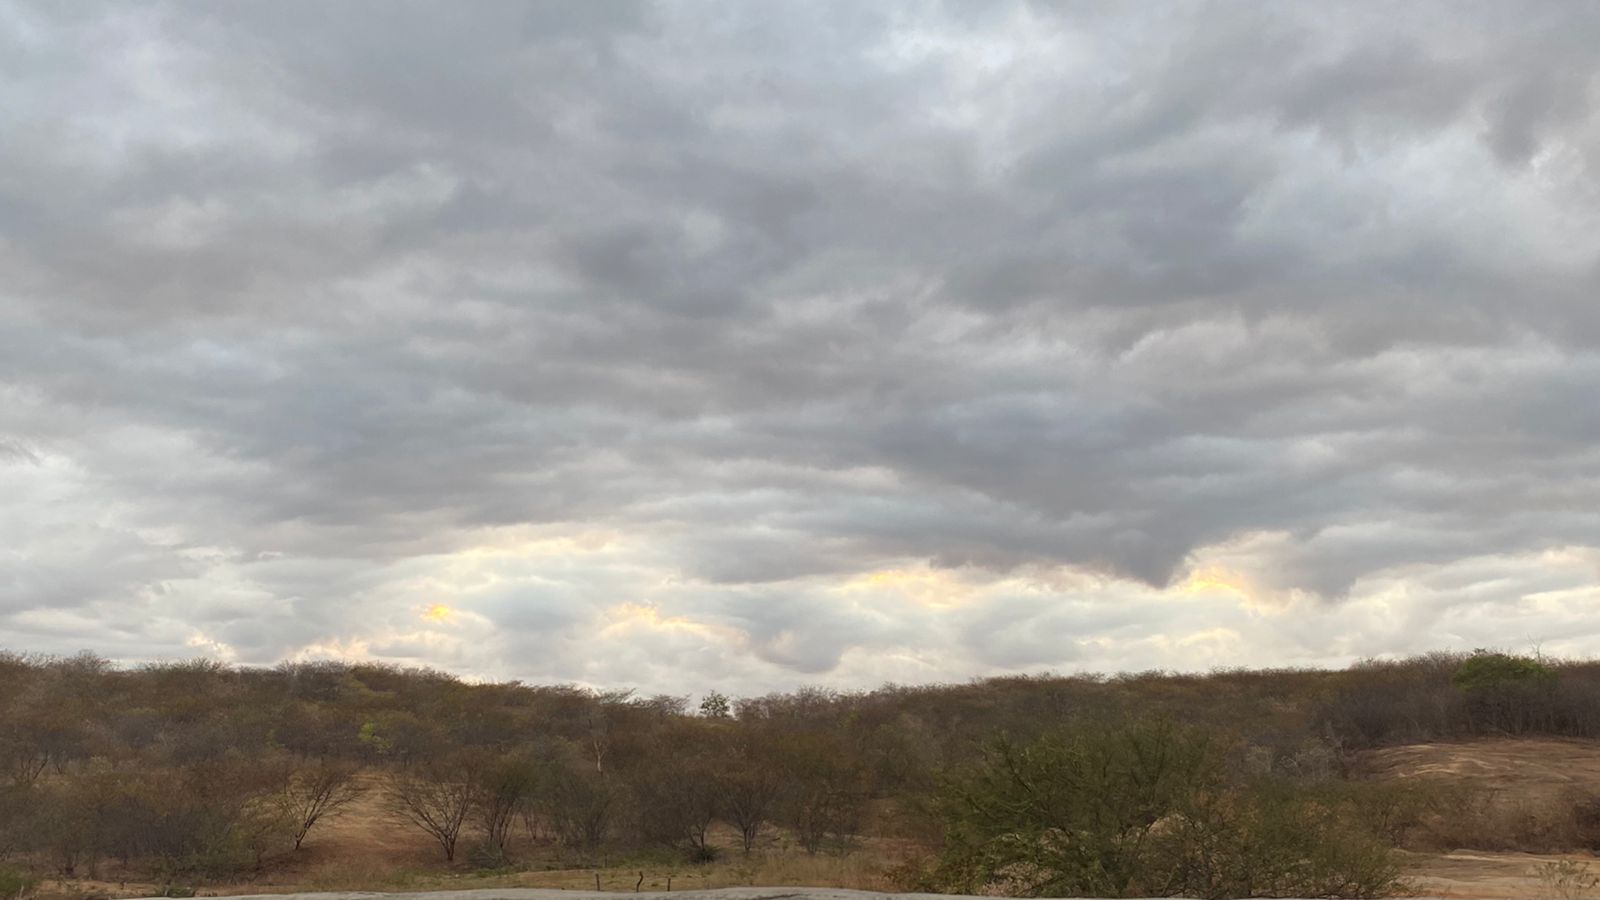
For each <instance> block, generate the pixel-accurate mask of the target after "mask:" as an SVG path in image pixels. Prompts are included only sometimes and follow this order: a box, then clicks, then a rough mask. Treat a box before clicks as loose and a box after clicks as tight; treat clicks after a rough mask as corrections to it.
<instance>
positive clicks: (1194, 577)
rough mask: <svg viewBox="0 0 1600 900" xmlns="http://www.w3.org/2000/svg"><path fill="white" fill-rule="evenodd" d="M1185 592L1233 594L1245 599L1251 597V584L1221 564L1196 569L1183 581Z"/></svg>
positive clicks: (1193, 593) (1191, 593) (1194, 593)
mask: <svg viewBox="0 0 1600 900" xmlns="http://www.w3.org/2000/svg"><path fill="white" fill-rule="evenodd" d="M1183 592H1184V593H1185V594H1190V595H1196V594H1219V593H1220V594H1233V595H1234V596H1236V597H1240V598H1242V599H1244V600H1249V599H1250V586H1249V585H1248V584H1247V583H1246V582H1245V580H1244V579H1243V578H1242V577H1240V576H1239V575H1235V574H1234V573H1232V572H1229V571H1228V570H1227V569H1224V568H1222V567H1221V566H1204V567H1202V568H1199V569H1195V570H1194V571H1193V572H1191V573H1190V574H1189V579H1188V580H1187V581H1185V582H1184V583H1183Z"/></svg>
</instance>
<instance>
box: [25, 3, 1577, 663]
mask: <svg viewBox="0 0 1600 900" xmlns="http://www.w3.org/2000/svg"><path fill="white" fill-rule="evenodd" d="M1597 39H1600V15H1597V14H1596V13H1595V11H1594V10H1593V9H1591V8H1590V7H1588V6H1584V5H1580V4H1547V5H1545V6H1543V7H1541V8H1540V9H1538V10H1536V11H1532V12H1527V11H1513V10H1511V9H1510V8H1509V7H1506V6H1504V5H1501V4H1492V3H1482V4H1469V5H1466V6H1462V5H1459V4H1453V5H1449V6H1444V5H1434V4H1414V5H1411V6H1408V7H1407V8H1406V9H1405V10H1403V11H1395V10H1382V11H1380V10H1376V9H1371V10H1369V9H1366V8H1363V7H1361V6H1359V5H1348V6H1335V7H1318V8H1315V9H1313V8H1310V7H1304V8H1294V7H1281V6H1269V5H1262V6H1256V7H1251V6H1240V5H1238V4H1212V3H1173V4H1168V5H1166V6H1163V7H1161V8H1160V9H1157V8H1155V7H1141V8H1140V9H1138V10H1131V9H1128V8H1126V7H1122V6H1120V5H1098V4H1074V5H1071V6H1059V5H1055V4H937V3H905V4H895V5H871V6H862V5H860V4H852V3H841V4H825V5H822V6H819V5H817V4H815V3H795V4H767V5H763V6H762V7H761V8H760V9H756V8H743V7H739V6H736V5H727V4H720V5H719V4H705V3H640V4H623V3H615V4H612V3H608V4H578V5H570V6H559V5H542V6H532V7H530V6H527V5H525V4H497V3H488V4H480V5H476V6H474V8H473V9H472V10H471V11H470V13H469V14H465V15H462V14H456V13H449V14H447V13H446V12H445V11H444V10H443V9H442V8H440V7H438V6H437V5H431V4H410V3H349V4H340V5H337V6H331V7H330V6H328V5H327V4H316V3H305V4H299V3H288V4H274V5H272V6H270V7H256V8H237V9H227V10H218V9H211V8H205V7H201V6H198V5H190V4H183V3H174V4H156V5H145V6H139V7H120V6H113V5H100V6H96V5H71V6H62V5H59V4H48V3H37V4H35V3H10V4H4V5H3V7H0V129H3V133H4V134H5V135H6V136H7V137H6V140H4V141H0V285H4V288H0V478H3V479H4V483H5V484H6V485H7V486H8V487H7V488H6V490H7V493H8V494H10V497H11V499H10V501H9V502H8V503H7V504H6V506H7V511H6V513H5V515H4V516H3V517H0V537H3V538H4V539H5V545H6V547H8V548H9V549H7V550H5V551H0V643H5V644H10V645H16V646H22V647H30V648H31V647H34V646H38V647H40V648H43V649H67V650H70V649H76V648H77V647H79V646H89V647H92V648H95V649H101V650H104V651H105V652H108V653H112V654H114V655H118V656H120V657H125V658H142V657H148V656H160V655H174V654H183V653H188V652H199V651H204V652H224V653H231V654H234V655H235V656H236V657H237V658H239V659H242V660H245V661H253V662H261V661H268V660H272V659H276V658H279V657H282V656H285V655H292V654H301V653H344V654H356V653H369V654H373V655H378V656H385V657H389V658H395V659H403V660H407V661H422V662H430V663H434V664H440V665H450V666H452V667H458V668H461V669H463V670H464V671H472V672H477V673H483V674H491V675H496V676H519V677H540V678H579V679H585V680H590V681H595V682H596V683H601V682H603V683H621V682H625V681H638V682H641V683H642V682H648V681H649V680H650V679H656V680H657V681H659V683H660V684H661V685H662V686H665V687H672V686H675V685H685V684H687V685H693V684H696V683H699V682H700V681H715V682H719V683H723V684H729V685H736V686H737V685H741V684H752V683H757V682H759V683H761V684H766V685H775V686H782V685H783V684H787V683H792V681H793V680H795V679H799V678H822V679H834V680H838V681H840V682H841V683H856V682H859V681H861V680H865V679H875V678H889V677H892V678H906V679H913V678H920V679H927V678H938V677H956V676H960V675H965V674H970V673H976V672H982V671H1005V670H1011V669H1016V668H1026V667H1032V666H1050V665H1056V666H1077V665H1101V666H1115V667H1121V666H1134V665H1145V664H1160V663H1161V660H1163V659H1168V660H1170V662H1171V664H1177V665H1207V664H1214V663H1219V662H1229V661H1232V662H1238V661H1241V660H1232V659H1231V658H1230V657H1229V653H1232V652H1235V651H1234V650H1230V649H1229V647H1230V646H1235V645H1231V644H1229V643H1228V641H1229V640H1233V639H1225V638H1223V637H1219V635H1223V634H1225V633H1231V634H1234V635H1236V636H1238V637H1237V640H1238V641H1240V642H1243V643H1239V644H1238V645H1237V646H1238V647H1240V648H1242V647H1243V646H1244V644H1245V643H1248V642H1249V641H1256V640H1270V641H1274V642H1276V643H1275V644H1274V646H1275V647H1276V648H1277V649H1275V650H1274V651H1273V654H1272V655H1273V656H1274V658H1279V659H1283V660H1307V661H1328V660H1337V659H1341V658H1347V657H1349V656H1354V655H1361V654H1365V653H1386V652H1403V651H1405V650H1407V649H1415V648H1418V647H1426V646H1429V645H1431V644H1433V643H1435V642H1436V640H1437V638H1438V634H1437V633H1436V632H1437V628H1438V627H1440V623H1444V622H1449V621H1454V620H1453V619H1452V617H1453V616H1457V615H1460V614H1463V611H1464V610H1467V609H1469V608H1477V609H1479V612H1480V614H1481V615H1480V618H1482V619H1483V620H1484V621H1500V620H1498V619H1496V618H1495V617H1496V616H1497V615H1500V614H1501V613H1503V614H1504V615H1505V616H1510V617H1512V618H1514V619H1515V620H1516V621H1517V622H1518V623H1520V626H1519V627H1521V626H1526V628H1525V630H1527V631H1528V632H1529V633H1530V635H1531V636H1533V637H1538V636H1540V635H1544V634H1547V633H1548V634H1554V633H1557V631H1558V630H1560V629H1565V631H1564V632H1562V633H1584V634H1595V633H1600V622H1595V623H1590V625H1593V626H1595V627H1590V625H1584V624H1582V622H1587V621H1588V620H1587V619H1584V620H1582V621H1581V622H1576V621H1575V620H1573V619H1572V618H1571V617H1570V616H1567V615H1565V614H1564V613H1561V612H1559V611H1558V610H1547V611H1546V612H1545V613H1543V614H1541V615H1539V616H1534V617H1532V618H1528V617H1526V616H1523V614H1522V613H1521V612H1518V611H1519V610H1525V609H1526V608H1527V606H1528V604H1529V603H1530V602H1533V601H1530V600H1528V598H1529V597H1532V596H1536V595H1537V596H1539V597H1546V595H1547V594H1549V592H1550V591H1552V590H1555V591H1556V592H1557V593H1558V594H1561V597H1568V594H1566V593H1561V592H1571V591H1579V592H1580V595H1577V596H1585V595H1581V592H1582V591H1583V590H1589V591H1590V592H1591V593H1590V594H1589V595H1586V596H1589V597H1592V596H1593V594H1592V591H1593V589H1594V588H1593V585H1594V583H1595V581H1594V575H1595V573H1594V572H1593V571H1592V570H1591V569H1586V568H1584V567H1585V566H1587V565H1589V563H1586V562H1583V561H1582V560H1584V559H1586V558H1587V557H1584V556H1583V554H1584V553H1586V552H1589V551H1592V550H1593V548H1594V547H1595V546H1596V539H1595V536H1596V535H1600V512H1596V510H1600V502H1597V501H1600V458H1597V457H1596V455H1595V451H1594V447H1595V446H1596V445H1597V441H1600V413H1597V412H1596V410H1600V406H1597V405H1596V403H1595V402H1594V399H1593V398H1594V397H1595V396H1596V393H1597V389H1600V307H1596V306H1595V304H1594V303H1593V300H1592V298H1593V296H1594V291H1595V288H1596V287H1597V286H1600V285H1597V276H1596V273H1597V271H1600V270H1597V267H1596V260H1597V253H1600V240H1597V239H1596V238H1595V237H1594V235H1596V234H1600V229H1597V228H1596V227H1595V226H1596V225H1600V221H1597V220H1600V195H1597V193H1596V189H1595V173H1596V171H1597V169H1596V167H1597V165H1600V158H1597V157H1596V155H1595V151H1594V149H1593V148H1594V147H1596V146H1600V141H1597V138H1600V123H1597V120H1596V117H1595V115H1594V98H1595V96H1596V95H1595V87H1596V86H1595V83H1594V82H1595V79H1596V73H1597V71H1600V58H1597V56H1596V53H1595V51H1594V49H1593V48H1594V47H1595V46H1596V45H1597ZM579 535H587V537H584V538H582V541H580V543H581V545H582V546H581V547H578V546H577V545H572V546H571V547H569V546H568V544H564V543H562V542H564V541H573V540H578V538H577V537H575V536H579ZM552 547H556V548H560V547H566V548H567V549H565V550H560V551H556V550H551V549H550V548H552ZM573 547H577V549H573ZM518 548H521V549H518ZM1552 554H1555V556H1552ZM1552 560H1554V561H1552ZM1574 560H1577V561H1576V562H1575V561H1574ZM1487 561H1494V562H1493V566H1490V568H1494V567H1499V568H1500V569H1505V570H1507V571H1498V570H1497V571H1496V572H1495V573H1494V574H1492V575H1484V576H1483V578H1484V580H1483V581H1482V582H1472V583H1470V584H1467V585H1463V586H1459V587H1458V588H1456V589H1454V593H1452V591H1449V590H1443V589H1439V590H1435V589H1434V588H1433V587H1431V585H1432V584H1434V583H1435V581H1436V580H1437V579H1438V578H1440V577H1442V574H1441V573H1445V572H1451V571H1458V570H1463V571H1474V572H1477V571H1480V570H1484V568H1483V567H1484V566H1487V565H1488V562H1487ZM930 567H931V568H930ZM1213 569H1225V570H1226V571H1227V572H1228V573H1230V574H1229V575H1228V578H1230V579H1233V581H1236V582H1238V583H1239V584H1242V585H1247V588H1246V589H1244V591H1243V594H1244V595H1246V599H1247V601H1248V602H1244V601H1241V600H1240V599H1239V598H1238V597H1233V596H1231V595H1219V596H1210V595H1204V590H1201V591H1200V594H1199V595H1195V594H1193V593H1192V592H1189V593H1186V589H1185V588H1184V585H1186V584H1191V583H1195V582H1194V579H1195V578H1196V577H1198V576H1196V575H1195V573H1196V572H1200V571H1202V570H1203V571H1211V570H1213ZM1512 570H1514V574H1507V572H1509V571H1512ZM1485 571H1486V570H1485ZM886 572H887V573H902V574H903V573H905V572H922V573H925V574H926V573H940V572H943V573H946V574H945V575H942V576H940V575H927V577H928V578H936V579H937V578H947V579H955V582H951V583H950V584H945V583H944V582H940V584H943V585H944V586H943V587H940V588H939V590H940V591H944V590H947V589H948V590H956V588H954V587H952V586H951V584H954V583H956V582H959V583H960V584H961V585H965V587H962V588H961V589H960V591H958V593H960V595H961V596H960V597H959V598H956V599H949V598H946V599H939V600H929V599H928V598H926V597H924V598H922V600H915V601H913V600H912V599H907V597H909V596H910V595H903V594H904V591H906V590H911V589H910V588H905V587H904V586H903V584H902V583H901V582H899V581H894V580H893V579H889V580H888V581H883V580H881V579H880V581H877V582H874V581H872V580H871V578H872V576H873V575H874V573H878V574H880V575H881V574H882V573H886ZM1579 572H1589V573H1590V574H1589V575H1588V576H1580V575H1578V574H1575V573H1579ZM1049 573H1055V574H1049ZM1061 573H1068V574H1066V575H1063V574H1061ZM896 577H899V576H896ZM919 577H921V576H919ZM1063 577H1066V578H1068V580H1069V581H1071V580H1072V579H1079V578H1085V579H1089V580H1090V581H1089V582H1088V583H1087V584H1088V586H1084V585H1081V584H1078V582H1076V581H1073V582H1072V584H1073V585H1074V586H1071V587H1062V586H1061V584H1060V583H1058V582H1059V579H1060V578H1063ZM1584 577H1587V578H1588V579H1589V580H1588V581H1587V582H1585V581H1584V580H1583V578H1584ZM1396 579H1399V580H1400V581H1399V582H1397V581H1396ZM1574 579H1577V580H1576V581H1574ZM1204 580H1205V579H1203V578H1202V579H1201V581H1204ZM1397 583H1403V584H1404V585H1408V586H1409V587H1408V588H1405V589H1401V588H1396V587H1394V585H1395V584H1397ZM1552 583H1554V584H1557V585H1558V587H1556V588H1552V587H1550V585H1551V584H1552ZM1473 584H1477V585H1478V586H1479V589H1481V591H1480V592H1479V593H1475V592H1474V590H1475V589H1473V588H1472V585H1473ZM1584 584H1587V585H1588V587H1587V588H1585V587H1584ZM862 585H866V586H865V587H863V586H862ZM872 585H878V586H877V587H873V586H872ZM885 585H888V586H885ZM896 585H900V586H896ZM917 590H923V589H922V588H918V589H917ZM928 590H933V589H932V588H928ZM1395 590H1399V591H1401V592H1402V593H1405V591H1406V590H1409V591H1410V594H1409V596H1411V597H1413V598H1423V597H1426V598H1428V599H1426V600H1423V599H1414V600H1411V601H1404V602H1402V601H1400V600H1398V599H1392V598H1391V599H1390V600H1386V601H1384V602H1385V603H1389V604H1390V606H1388V607H1384V606H1383V603H1379V601H1378V600H1377V599H1375V598H1377V597H1378V595H1379V594H1382V593H1383V592H1384V591H1395ZM1481 592H1487V593H1486V594H1484V593H1481ZM1457 594H1458V595H1459V596H1460V597H1462V598H1468V597H1471V598H1474V599H1471V600H1467V599H1463V600H1462V601H1461V604H1460V605H1456V604H1455V603H1454V601H1453V600H1452V599H1451V597H1452V596H1455V595H1457ZM1201 595H1204V596H1201ZM941 596H943V595H942V594H941ZM1384 596H1388V595H1384ZM1161 597H1165V598H1167V599H1164V600H1163V599H1157V598H1161ZM1485 598H1486V599H1485ZM946 600H948V602H946ZM1546 600H1548V597H1546ZM1540 602H1544V601H1540ZM1549 602H1550V603H1555V602H1556V601H1554V600H1549ZM1560 602H1561V603H1567V602H1569V600H1566V599H1563V600H1561V601H1560ZM1571 602H1576V601H1571ZM1174 604H1176V606H1174ZM1185 604H1187V605H1185ZM1406 604H1410V605H1406ZM1474 604H1477V605H1478V606H1474ZM1482 604H1489V607H1481V605H1482ZM436 605H443V606H446V607H449V608H450V609H451V610H454V611H455V612H454V613H452V614H451V615H449V616H446V615H444V614H440V615H438V616H431V614H429V613H428V612H427V611H428V610H429V609H431V608H433V607H434V606H436ZM1535 605H1537V603H1536V604H1535ZM1259 608H1271V609H1274V610H1277V611H1276V612H1274V613H1272V616H1271V617H1270V622H1268V621H1267V620H1263V619H1260V617H1259V615H1258V614H1257V613H1256V612H1252V611H1251V610H1257V609H1259ZM1379 608H1391V609H1393V610H1394V616H1395V617H1396V618H1395V621H1396V623H1399V624H1395V625H1393V626H1392V627H1391V626H1389V625H1381V624H1373V625H1367V624H1360V623H1357V624H1352V625H1350V626H1349V627H1348V628H1347V629H1346V630H1343V631H1340V632H1339V633H1338V636H1337V637H1333V638H1328V639H1327V640H1320V641H1319V637H1320V636H1319V634H1318V633H1317V631H1316V630H1315V629H1314V628H1313V627H1312V625H1313V623H1321V624H1320V625H1319V626H1318V627H1322V628H1324V629H1326V628H1327V627H1330V626H1328V624H1327V621H1328V620H1326V619H1325V617H1327V616H1331V615H1334V613H1335V611H1337V610H1344V611H1346V612H1347V613H1349V615H1348V616H1347V618H1348V619H1349V620H1350V621H1351V622H1357V619H1358V616H1357V614H1356V612H1354V611H1359V610H1362V609H1379ZM1484 609H1489V611H1488V612H1484V611H1483V610H1484ZM1240 610H1244V611H1243V612H1240ZM1496 611H1498V612H1496ZM1240 616H1243V617H1244V618H1239V617H1240ZM1251 616H1256V618H1255V619H1252V618H1250V617H1251ZM1264 622H1265V624H1263V623H1264ZM1263 628H1264V629H1267V630H1266V631H1265V632H1261V631H1260V629H1263ZM1251 629H1257V631H1251ZM1451 634H1453V635H1455V637H1454V638H1452V637H1448V636H1447V638H1446V639H1448V640H1453V639H1456V638H1459V639H1460V640H1475V639H1477V638H1476V637H1474V635H1476V634H1477V632H1476V631H1473V630H1472V629H1466V628H1462V629H1458V630H1457V631H1456V632H1451ZM1195 635H1210V636H1209V637H1203V638H1197V637H1194V636H1195ZM1186 640H1187V641H1188V643H1183V641H1186ZM601 645H603V646H605V647H607V648H609V649H607V650H606V651H605V652H606V659H605V660H603V661H596V660H593V659H591V658H590V657H591V656H592V654H593V652H594V648H595V647H596V646H601ZM535 647H538V648H541V649H539V650H537V651H536V650H535V649H534V648H535ZM1184 648H1190V649H1184ZM1195 648H1200V649H1195ZM1597 648H1600V642H1597V643H1595V644H1594V645H1591V644H1587V643H1583V644H1579V645H1575V649H1576V650H1579V651H1583V652H1588V651H1591V650H1593V649H1597ZM1237 652H1244V651H1243V650H1242V649H1239V650H1238V651H1237ZM753 672H758V673H764V674H759V675H757V674H752V673H753Z"/></svg>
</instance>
